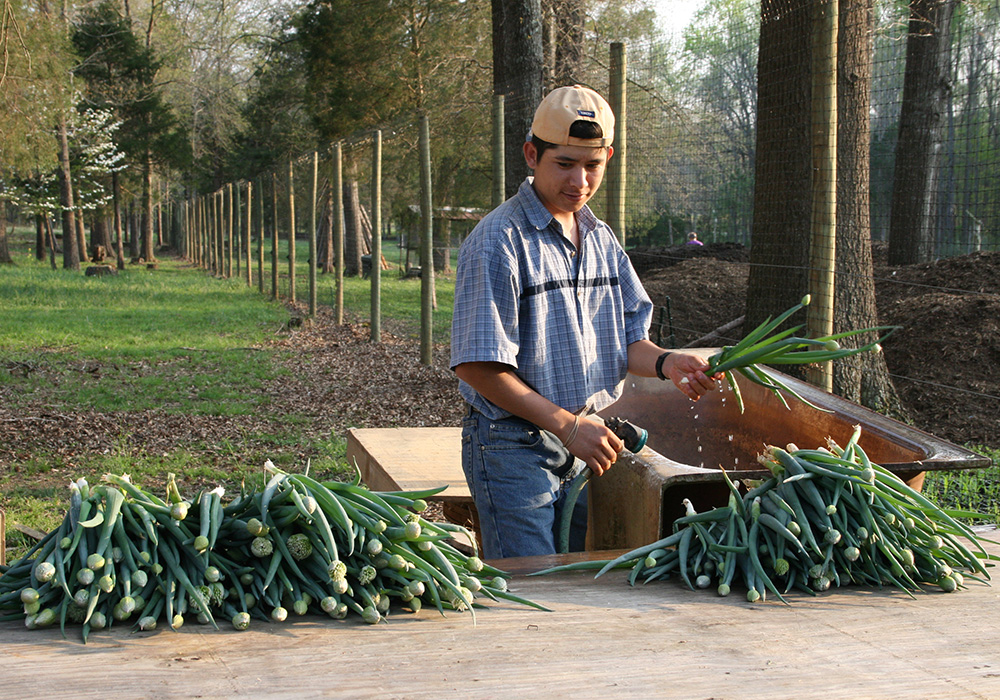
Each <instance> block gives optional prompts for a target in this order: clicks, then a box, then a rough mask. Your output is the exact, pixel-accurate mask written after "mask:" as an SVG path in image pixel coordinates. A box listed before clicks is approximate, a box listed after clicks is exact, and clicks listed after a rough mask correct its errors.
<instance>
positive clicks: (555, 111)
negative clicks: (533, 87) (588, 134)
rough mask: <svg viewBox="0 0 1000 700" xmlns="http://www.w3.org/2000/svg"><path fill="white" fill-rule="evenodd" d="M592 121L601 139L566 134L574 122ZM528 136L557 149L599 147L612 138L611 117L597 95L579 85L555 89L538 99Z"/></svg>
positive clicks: (608, 108) (609, 110)
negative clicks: (599, 130) (538, 102)
mask: <svg viewBox="0 0 1000 700" xmlns="http://www.w3.org/2000/svg"><path fill="white" fill-rule="evenodd" d="M580 120H583V121H588V122H595V123H597V124H598V125H600V127H601V131H602V132H603V133H604V137H603V138H597V139H578V138H575V137H573V136H570V135H569V128H570V126H572V125H573V122H575V121H580ZM531 134H532V135H534V136H537V137H538V138H540V139H542V140H543V141H548V142H549V143H553V144H555V145H557V146H584V147H586V148H603V147H605V146H610V145H611V142H612V141H614V138H615V115H614V114H613V113H612V112H611V105H609V104H608V103H607V101H606V100H605V99H604V98H603V97H601V96H600V95H599V94H597V93H596V92H594V91H593V90H591V89H590V88H586V87H583V86H582V85H572V86H567V87H561V88H556V89H555V90H553V91H552V92H550V93H549V94H548V95H546V97H545V99H544V100H542V102H541V104H539V105H538V109H536V110H535V118H534V121H532V122H531Z"/></svg>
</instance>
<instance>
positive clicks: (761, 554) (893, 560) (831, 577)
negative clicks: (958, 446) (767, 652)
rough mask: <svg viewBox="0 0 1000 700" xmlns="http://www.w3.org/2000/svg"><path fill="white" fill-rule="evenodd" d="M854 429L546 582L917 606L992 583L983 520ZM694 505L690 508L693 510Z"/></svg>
mask: <svg viewBox="0 0 1000 700" xmlns="http://www.w3.org/2000/svg"><path fill="white" fill-rule="evenodd" d="M860 433H861V430H860V428H856V429H855V432H854V434H853V435H852V437H851V440H850V441H849V442H848V443H847V445H846V446H845V447H843V448H841V447H840V446H838V445H837V444H836V443H835V442H833V441H832V440H830V441H829V444H828V446H826V447H823V448H818V449H815V450H800V449H798V448H797V447H796V446H794V445H789V446H788V447H787V449H782V448H778V447H774V446H771V447H769V448H768V449H767V452H766V454H764V455H761V457H760V458H759V461H760V462H761V463H762V464H764V465H765V466H766V467H767V468H768V469H769V470H770V472H771V474H772V476H771V477H770V478H768V479H766V480H764V481H762V482H760V483H758V484H756V485H755V486H754V487H753V488H751V489H749V490H748V491H747V492H746V493H743V494H741V493H740V490H739V488H738V487H737V486H736V484H734V483H733V482H732V481H731V480H730V479H729V477H728V475H726V474H725V472H723V475H724V476H725V480H726V483H727V484H728V485H729V487H730V497H729V503H728V505H726V506H724V507H720V508H713V509H712V510H708V511H704V512H701V513H698V512H695V510H694V508H693V506H692V505H691V504H690V502H687V503H686V504H685V505H687V506H688V513H687V515H685V516H683V517H681V518H678V519H677V520H676V521H674V524H673V532H672V533H671V534H670V535H669V536H667V537H664V538H662V539H660V540H658V541H656V542H653V543H651V544H648V545H645V546H643V547H639V548H637V549H634V550H632V551H630V552H627V553H625V554H623V555H621V556H620V557H618V558H616V559H613V560H610V561H598V562H584V563H577V564H569V565H565V566H561V567H555V568H552V569H546V570H544V571H540V572H538V573H539V574H544V573H551V572H554V571H565V570H577V569H599V571H598V573H597V576H601V575H603V574H604V573H606V572H608V571H610V570H611V569H616V568H628V567H631V569H632V570H631V573H630V575H629V582H630V583H632V584H633V585H634V584H635V583H636V582H637V581H642V582H645V583H648V582H650V581H655V580H662V579H668V578H671V577H675V576H676V577H679V578H680V579H682V580H683V581H684V583H685V584H686V585H687V586H688V587H690V588H692V589H695V588H709V587H711V586H713V585H714V586H715V588H716V590H717V592H718V594H719V595H723V596H725V595H729V593H730V591H731V588H732V586H733V585H734V583H735V582H737V581H741V582H742V583H743V584H744V585H745V586H746V591H747V600H748V601H750V602H757V601H762V600H765V599H766V597H767V595H768V593H769V592H770V593H772V594H774V595H775V596H777V597H778V598H779V599H781V600H782V601H785V598H784V594H787V593H788V592H789V591H791V590H800V591H804V592H806V593H809V594H816V593H818V592H821V591H825V590H828V589H829V588H831V587H833V586H842V585H849V584H855V585H863V586H874V587H878V588H882V587H886V586H889V587H895V588H898V589H900V590H903V591H905V592H907V593H908V594H910V595H911V596H912V595H913V594H914V593H916V592H918V591H924V590H927V589H928V588H930V587H934V588H938V589H940V590H942V591H945V592H952V591H955V590H958V589H961V588H963V587H965V584H966V580H975V581H979V582H983V583H985V582H986V581H988V579H989V573H988V571H987V566H992V564H987V563H986V562H987V560H995V559H997V557H996V556H993V555H990V554H988V553H987V551H986V549H985V548H984V546H983V542H985V541H987V540H985V539H982V538H980V537H978V536H977V534H976V533H975V531H973V530H972V529H971V528H970V527H969V526H968V525H966V524H964V523H963V522H961V520H964V519H967V518H976V517H982V516H980V515H979V514H977V513H971V512H967V511H956V510H944V509H942V508H940V507H938V506H937V505H936V504H934V503H933V502H931V501H930V500H929V499H927V498H926V497H925V496H923V495H922V494H920V493H919V492H918V491H916V490H914V489H912V488H911V487H909V486H908V485H907V484H906V483H904V482H903V481H902V480H900V479H899V477H898V476H896V475H895V474H893V473H892V472H890V471H888V470H887V469H885V468H884V467H882V466H880V465H878V464H875V463H873V462H871V461H870V460H869V459H868V456H867V455H866V454H865V452H864V450H863V449H862V448H861V446H860V445H859V444H858V438H859V437H860ZM685 500H686V499H685Z"/></svg>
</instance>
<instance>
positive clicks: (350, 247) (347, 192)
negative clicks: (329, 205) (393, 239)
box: [344, 179, 364, 277]
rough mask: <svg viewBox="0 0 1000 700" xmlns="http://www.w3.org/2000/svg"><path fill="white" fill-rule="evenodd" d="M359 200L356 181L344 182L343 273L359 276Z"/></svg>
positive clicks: (360, 249)
mask: <svg viewBox="0 0 1000 700" xmlns="http://www.w3.org/2000/svg"><path fill="white" fill-rule="evenodd" d="M362 236H363V233H362V225H361V200H360V197H359V194H358V181H357V180H353V179H352V180H348V181H347V182H345V183H344V275H346V276H347V277H360V276H361V255H362V248H363V247H364V245H363V243H362Z"/></svg>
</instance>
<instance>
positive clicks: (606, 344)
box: [451, 178, 653, 419]
mask: <svg viewBox="0 0 1000 700" xmlns="http://www.w3.org/2000/svg"><path fill="white" fill-rule="evenodd" d="M531 181H532V179H531V178H528V179H527V180H525V181H524V182H523V183H522V184H521V187H520V189H519V190H518V192H517V194H516V195H515V196H513V197H511V198H510V199H509V200H507V201H506V202H504V203H503V204H502V205H500V206H499V207H497V208H496V209H495V210H493V211H492V212H490V214H488V215H487V216H486V218H484V219H483V220H482V221H481V222H480V223H479V224H478V225H477V226H476V228H475V229H473V231H472V233H471V234H469V237H468V238H467V239H466V240H465V242H464V243H463V244H462V247H461V249H460V251H459V254H458V270H457V276H456V282H455V309H454V315H453V320H452V330H451V367H452V369H454V368H455V367H457V366H458V365H460V364H462V363H465V362H502V363H503V364H506V365H510V366H511V367H513V368H514V371H515V372H516V373H517V375H518V376H519V377H521V379H523V380H524V381H525V382H526V383H527V384H528V385H529V386H530V387H532V388H533V389H534V390H535V391H537V392H538V393H539V394H541V395H542V396H544V397H546V398H547V399H549V400H550V401H552V402H553V403H555V404H557V405H559V406H562V407H563V408H565V409H567V410H569V411H573V412H576V411H578V410H580V409H581V408H583V407H584V406H588V405H589V406H590V408H591V409H592V410H597V411H599V410H601V409H602V408H604V407H606V406H609V405H610V404H612V403H613V402H614V401H615V400H617V399H618V397H619V396H621V390H622V383H623V381H624V379H625V375H626V374H627V371H628V346H629V345H630V344H631V343H634V342H636V341H638V340H641V339H643V338H645V337H647V333H648V329H649V322H650V320H651V318H652V313H653V305H652V302H650V300H649V296H648V295H647V294H646V292H645V290H644V289H643V288H642V284H641V283H640V282H639V278H638V276H637V275H636V274H635V270H634V269H633V268H632V263H631V262H630V261H629V259H628V255H626V253H625V251H624V250H623V249H622V247H621V245H620V244H619V243H618V240H617V239H616V238H615V236H614V234H613V233H612V231H611V228H610V227H609V226H608V225H607V224H605V223H604V222H603V221H600V220H599V219H598V218H597V217H596V216H594V213H593V212H592V211H591V210H590V208H589V207H584V208H583V209H582V210H581V211H580V212H578V213H577V215H576V217H577V218H576V220H577V227H578V228H579V231H580V250H579V252H578V251H577V250H576V249H575V248H574V247H573V244H572V243H571V242H570V241H569V239H568V238H567V237H566V236H565V235H563V232H562V226H561V225H560V224H559V223H558V222H557V221H556V220H555V219H554V218H553V216H552V214H551V213H549V211H548V210H547V209H546V208H545V206H544V205H543V204H542V202H541V200H540V199H539V198H538V195H537V194H536V193H535V190H534V188H533V187H532V186H531ZM460 390H461V392H462V396H463V397H465V399H466V401H468V402H469V403H470V404H472V406H473V407H474V408H475V409H477V410H479V411H481V412H482V413H484V414H485V415H487V416H489V417H490V418H495V419H499V418H504V417H506V416H508V415H510V414H509V413H507V412H506V411H504V410H503V409H501V408H499V407H498V406H496V405H495V404H493V403H491V402H489V401H487V400H486V399H485V398H483V397H482V396H480V395H479V394H478V393H477V392H476V391H475V389H473V388H472V387H471V386H469V385H468V384H467V383H465V382H460Z"/></svg>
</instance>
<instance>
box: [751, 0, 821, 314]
mask: <svg viewBox="0 0 1000 700" xmlns="http://www.w3.org/2000/svg"><path fill="white" fill-rule="evenodd" d="M811 5H812V3H811V2H810V1H809V0H791V1H790V2H789V1H785V2H782V1H781V0H764V1H763V2H762V3H761V26H760V48H759V53H758V64H757V105H758V117H757V146H756V152H757V165H756V169H755V172H756V174H755V185H754V188H755V189H754V215H753V246H752V247H751V249H750V277H749V282H748V288H747V312H746V318H745V320H744V327H746V328H748V329H749V328H754V327H756V326H757V325H758V324H759V323H760V322H761V321H763V320H764V319H765V318H767V317H768V316H772V317H773V316H776V315H777V314H778V313H780V312H781V311H783V310H784V309H787V308H790V307H791V306H794V305H795V304H796V303H798V301H799V300H800V299H801V298H802V295H803V294H805V293H806V291H807V289H808V265H809V239H808V236H807V235H806V234H807V233H808V231H809V222H810V215H811V208H810V199H811V195H810V191H809V184H810V183H811V182H812V174H811V162H810V139H809V136H810V133H809V127H810V94H811V88H810V74H809V64H810V62H809V56H810V49H811V41H810V34H811V30H812V17H811V13H810V7H811Z"/></svg>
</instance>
